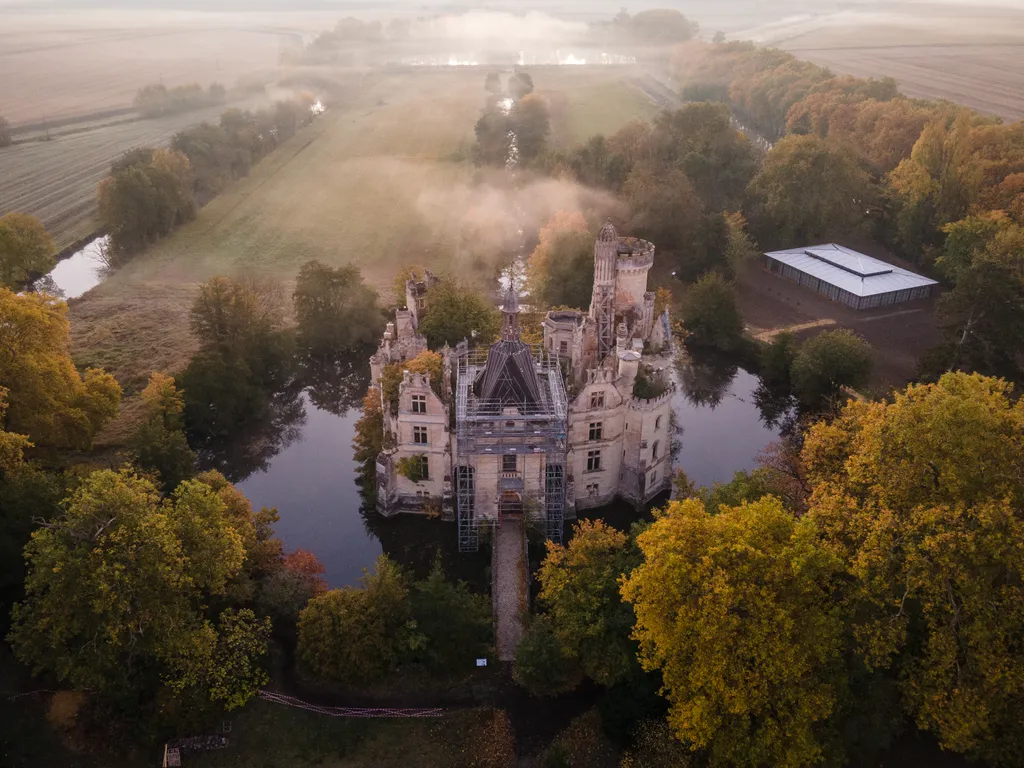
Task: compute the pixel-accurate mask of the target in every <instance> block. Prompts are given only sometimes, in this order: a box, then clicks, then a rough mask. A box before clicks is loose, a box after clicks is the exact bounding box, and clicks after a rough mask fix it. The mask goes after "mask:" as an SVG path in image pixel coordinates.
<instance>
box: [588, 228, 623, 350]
mask: <svg viewBox="0 0 1024 768" xmlns="http://www.w3.org/2000/svg"><path fill="white" fill-rule="evenodd" d="M618 251H619V234H618V232H616V231H615V227H614V226H613V225H612V223H611V222H610V221H609V222H608V223H607V224H605V225H604V226H603V227H601V232H600V233H599V234H598V236H597V242H596V243H595V244H594V292H593V294H592V295H591V298H590V317H591V319H593V321H594V323H595V325H596V326H597V359H598V361H601V360H604V358H605V357H606V356H607V355H608V354H610V353H611V352H612V350H614V349H615V277H616V268H615V265H616V261H617V259H618Z"/></svg>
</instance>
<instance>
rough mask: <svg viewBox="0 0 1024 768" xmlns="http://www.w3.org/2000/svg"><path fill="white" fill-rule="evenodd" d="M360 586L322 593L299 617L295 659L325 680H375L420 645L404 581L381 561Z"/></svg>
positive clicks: (392, 566) (391, 565)
mask: <svg viewBox="0 0 1024 768" xmlns="http://www.w3.org/2000/svg"><path fill="white" fill-rule="evenodd" d="M362 585H363V586H362V588H355V587H344V588H342V589H332V590H331V591H330V592H325V593H324V594H322V595H320V596H319V597H316V598H314V599H313V600H310V601H309V605H307V606H306V607H305V608H304V609H303V611H302V613H300V614H299V642H298V651H297V652H298V655H299V658H300V659H301V660H302V662H303V663H304V664H305V665H306V666H307V667H308V668H309V669H310V671H312V672H313V673H314V674H316V675H318V676H320V677H323V678H325V679H327V680H332V681H334V682H339V683H365V682H370V681H373V680H376V679H379V678H381V677H383V676H384V675H385V674H387V673H388V672H391V671H393V670H394V669H395V668H396V667H397V666H398V665H399V663H400V662H401V661H403V660H405V659H406V658H407V657H408V655H409V654H410V653H411V652H412V651H414V650H416V649H418V648H420V647H421V646H422V645H423V637H422V635H421V634H420V633H419V632H418V631H417V629H416V623H415V621H414V620H413V619H412V616H411V612H410V603H409V587H408V584H407V582H406V578H405V576H404V575H403V574H402V571H401V569H400V568H399V567H398V566H397V565H396V564H395V563H394V562H392V561H391V560H389V559H388V558H387V557H386V556H384V555H381V556H380V557H379V558H377V563H376V566H375V567H374V572H373V573H372V574H371V573H369V572H364V574H363V578H362Z"/></svg>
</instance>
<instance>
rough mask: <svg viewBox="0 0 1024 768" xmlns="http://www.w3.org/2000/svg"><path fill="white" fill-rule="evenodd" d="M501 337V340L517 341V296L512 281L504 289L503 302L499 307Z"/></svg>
mask: <svg viewBox="0 0 1024 768" xmlns="http://www.w3.org/2000/svg"><path fill="white" fill-rule="evenodd" d="M501 338H502V340H503V341H519V296H518V295H517V294H516V287H515V285H514V284H513V283H512V282H509V286H508V290H507V291H505V303H504V304H503V305H502V307H501Z"/></svg>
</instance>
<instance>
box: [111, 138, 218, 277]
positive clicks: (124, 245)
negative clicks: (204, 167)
mask: <svg viewBox="0 0 1024 768" xmlns="http://www.w3.org/2000/svg"><path fill="white" fill-rule="evenodd" d="M192 186H193V170H192V165H191V163H190V162H189V159H188V157H186V156H185V155H184V154H182V153H181V152H177V151H173V150H166V149H155V150H132V151H130V152H128V153H126V155H125V157H124V158H122V160H121V161H116V162H115V163H114V164H113V167H112V171H111V175H110V176H108V177H107V178H105V179H104V180H103V181H102V182H100V185H99V191H98V206H99V214H100V220H101V221H102V223H103V226H104V228H105V229H106V230H107V232H108V233H109V234H110V247H111V249H112V255H113V257H114V258H115V260H118V259H120V260H124V259H125V258H127V256H128V254H130V253H131V252H133V251H137V250H139V249H141V248H143V247H144V246H146V245H147V244H149V243H151V242H152V241H154V240H157V239H158V238H161V237H164V236H166V235H168V234H169V233H170V232H171V231H172V230H173V229H174V228H175V227H177V226H180V225H181V224H183V223H185V222H187V221H190V220H192V219H193V218H195V215H196V211H197V210H198V205H197V203H196V199H195V196H194V195H193V192H192Z"/></svg>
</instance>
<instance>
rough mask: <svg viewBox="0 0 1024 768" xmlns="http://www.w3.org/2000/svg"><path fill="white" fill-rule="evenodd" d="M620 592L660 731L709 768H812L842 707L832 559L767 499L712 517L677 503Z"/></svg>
mask: <svg viewBox="0 0 1024 768" xmlns="http://www.w3.org/2000/svg"><path fill="white" fill-rule="evenodd" d="M637 541H638V544H639V546H640V549H641V550H642V551H643V555H644V562H643V563H642V564H641V565H639V566H638V567H637V568H635V569H634V570H633V571H632V573H631V574H630V575H629V576H628V577H627V578H626V580H625V581H624V583H623V586H622V594H623V597H624V598H625V599H626V600H627V601H629V602H630V603H632V604H633V608H634V610H635V611H636V617H637V623H636V629H635V630H634V636H635V638H636V639H637V640H638V641H639V643H640V661H641V663H642V664H643V665H644V668H645V669H660V670H661V673H662V676H663V679H664V691H665V696H666V697H667V698H668V700H669V703H670V709H669V716H668V721H669V725H670V726H671V728H672V730H673V732H674V733H675V735H676V737H677V738H679V739H681V740H682V741H683V742H684V743H685V744H687V745H688V746H690V747H691V749H705V750H707V754H708V756H709V758H710V763H711V765H729V766H751V767H754V766H762V765H790V766H810V765H818V764H820V763H821V762H824V761H825V760H826V759H828V758H830V757H831V758H834V757H835V755H834V754H830V752H831V750H832V748H833V746H834V745H833V743H832V742H833V741H834V739H833V733H832V731H833V723H832V721H831V719H832V718H833V717H834V715H835V713H836V711H837V709H838V708H839V705H840V699H841V697H842V695H843V674H844V671H845V670H844V669H843V639H844V626H843V621H842V617H841V613H840V609H839V606H838V605H836V604H835V602H834V601H833V596H832V592H833V590H834V582H835V580H836V579H837V577H838V576H839V574H840V572H841V570H842V563H841V561H840V560H839V558H837V557H836V556H834V555H832V554H831V553H830V552H829V551H828V550H826V549H825V548H824V547H822V546H821V545H820V544H819V543H818V542H817V541H816V539H815V529H814V526H813V525H811V524H810V523H809V522H808V521H804V520H797V519H796V518H795V517H793V515H791V514H790V513H788V512H786V511H785V510H784V509H783V508H782V506H781V504H780V503H779V501H778V500H776V499H773V498H771V497H767V498H765V499H762V500H761V501H758V502H755V503H753V504H747V505H744V506H742V507H736V508H731V509H730V508H723V509H721V510H720V511H719V512H718V513H717V514H715V515H710V514H708V512H707V511H706V510H705V509H704V507H703V506H702V505H701V504H700V502H698V501H695V500H690V501H683V502H674V503H672V504H670V505H669V507H668V509H667V510H666V511H665V512H664V513H663V514H662V515H661V516H660V517H659V518H658V519H656V520H655V522H654V523H653V524H652V525H651V526H650V527H649V528H648V529H647V530H646V531H644V532H643V533H641V534H640V535H639V537H638V539H637Z"/></svg>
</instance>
